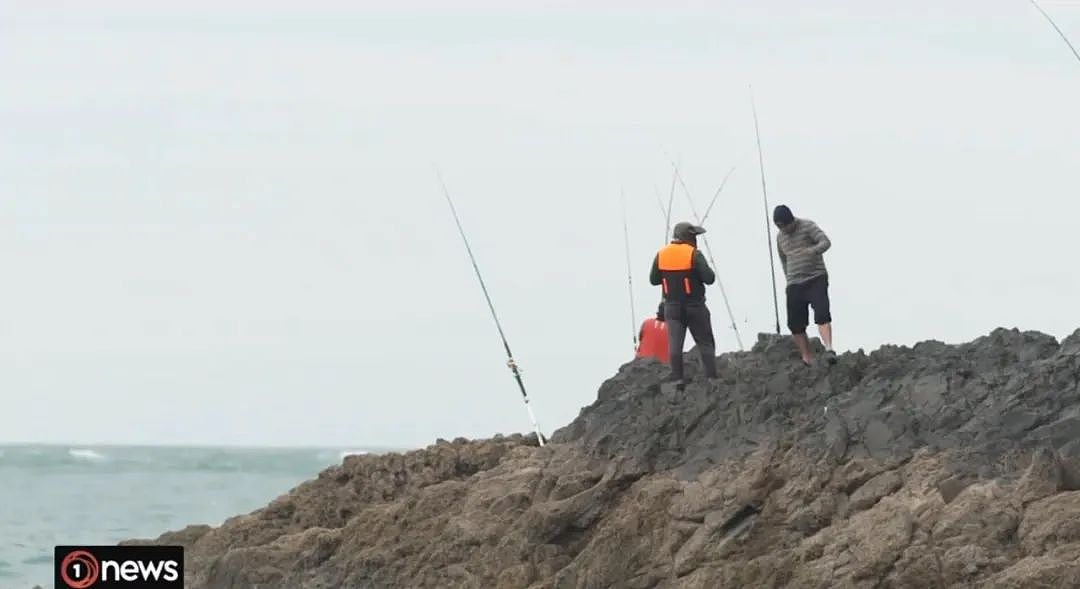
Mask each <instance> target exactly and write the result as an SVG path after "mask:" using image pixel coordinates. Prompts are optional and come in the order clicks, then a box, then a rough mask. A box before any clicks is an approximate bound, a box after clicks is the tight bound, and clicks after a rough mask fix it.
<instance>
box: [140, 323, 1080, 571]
mask: <svg viewBox="0 0 1080 589" xmlns="http://www.w3.org/2000/svg"><path fill="white" fill-rule="evenodd" d="M814 349H815V350H817V351H818V352H819V353H820V352H821V350H822V348H821V346H820V343H819V342H817V341H814ZM688 360H689V362H688V364H689V366H690V373H691V374H700V362H696V360H695V359H694V354H693V352H692V353H691V354H690V355H689V356H688ZM719 365H720V366H721V376H720V378H718V379H716V381H715V382H708V381H704V380H700V379H699V380H695V381H693V382H691V384H690V385H689V386H688V387H687V388H686V390H685V391H683V392H676V391H674V390H672V389H671V388H668V387H662V386H660V384H661V381H662V379H663V377H664V376H665V374H666V371H665V368H664V367H663V366H662V365H661V364H659V363H658V362H656V361H655V360H651V359H648V360H637V361H634V362H630V363H628V364H626V365H624V366H622V367H621V368H620V370H619V372H618V373H617V374H615V375H614V376H612V377H611V378H610V379H608V380H607V381H606V382H605V383H603V384H602V385H601V387H600V391H599V393H598V395H597V399H596V401H595V402H593V403H592V404H590V405H589V406H587V407H585V408H583V409H582V410H581V412H580V414H579V415H578V417H577V418H576V419H575V420H574V421H573V422H572V423H570V424H568V425H567V426H566V427H564V428H562V429H559V430H558V431H556V432H555V433H554V434H553V435H552V436H551V440H550V443H549V444H547V445H545V446H544V447H539V444H538V441H537V439H536V437H535V435H533V436H522V435H520V434H514V435H510V436H503V435H498V436H495V437H494V438H492V439H490V440H478V441H469V440H464V439H460V438H459V439H455V440H453V441H452V442H448V441H445V440H438V441H437V442H436V443H435V444H433V445H432V446H429V447H428V448H425V449H423V450H417V451H413V452H408V453H403V454H396V453H395V454H386V455H363V456H349V457H347V458H346V459H345V460H344V461H343V463H342V464H341V465H339V466H335V467H332V468H329V469H327V470H326V471H324V472H323V473H321V474H320V475H319V477H318V478H316V479H314V480H312V481H308V482H306V483H304V484H302V485H300V486H298V487H297V488H295V489H293V490H292V491H291V492H290V493H288V494H286V495H283V496H282V497H279V498H278V499H276V500H275V501H273V502H271V503H270V504H269V505H267V506H266V507H264V508H263V509H260V510H257V511H255V512H252V513H250V514H246V515H241V516H237V517H234V518H232V519H230V520H228V521H226V522H225V523H224V524H223V525H222V526H219V527H216V528H208V527H205V526H193V527H189V528H186V529H184V530H180V531H178V532H170V533H166V534H164V535H162V536H161V537H159V538H157V539H156V540H152V541H148V540H139V541H133V542H138V543H147V542H149V543H176V544H182V545H184V546H185V547H186V548H187V550H186V559H187V563H186V564H187V568H186V571H187V573H186V574H187V586H188V587H189V588H191V589H210V588H213V589H218V588H221V589H255V588H256V587H258V588H259V589H286V588H288V589H305V588H313V589H314V588H318V589H329V588H355V589H360V588H364V589H366V588H374V587H379V588H397V587H402V588H404V587H408V588H418V589H422V588H427V587H440V588H442V587H468V588H472V587H484V588H489V587H490V588H495V589H501V588H507V589H509V588H514V589H523V588H524V589H593V588H608V587H626V588H630V589H638V588H640V589H672V588H680V589H682V588H702V589H704V588H709V589H714V588H725V587H762V588H767V587H822V588H825V587H856V588H858V587H867V588H870V587H918V588H932V587H957V588H959V587H1003V588H1004V587H1029V586H1055V587H1057V586H1061V587H1066V586H1077V585H1078V584H1080V564H1078V563H1080V524H1077V523H1076V522H1078V521H1080V441H1078V437H1080V330H1078V331H1077V332H1076V333H1074V334H1073V335H1072V336H1070V337H1069V338H1066V340H1065V341H1063V342H1062V343H1061V344H1060V345H1059V344H1058V343H1057V342H1056V341H1055V340H1054V339H1053V338H1051V337H1049V336H1046V335H1044V334H1040V333H1036V332H1029V331H1019V330H1016V329H997V330H994V331H993V332H991V333H990V334H988V335H986V336H984V337H981V338H978V339H976V340H974V341H972V342H968V343H964V344H959V345H948V344H944V343H942V342H938V341H925V342H920V343H918V344H916V345H915V346H912V347H905V346H883V347H882V348H880V349H878V350H874V351H873V352H871V353H870V354H866V353H863V352H862V351H861V350H860V351H859V352H857V353H847V354H843V355H841V357H840V358H839V362H838V363H837V364H836V365H833V366H828V365H826V364H824V363H820V364H818V365H815V366H813V367H809V368H808V367H804V366H803V365H802V364H801V362H799V359H798V354H797V352H796V351H795V348H794V345H793V343H792V341H791V339H790V338H789V337H786V336H775V335H770V334H763V335H761V336H759V338H758V341H757V342H756V343H755V345H754V346H753V348H752V349H751V350H750V351H747V352H738V353H730V354H725V355H723V356H722V357H721V358H720V360H719Z"/></svg>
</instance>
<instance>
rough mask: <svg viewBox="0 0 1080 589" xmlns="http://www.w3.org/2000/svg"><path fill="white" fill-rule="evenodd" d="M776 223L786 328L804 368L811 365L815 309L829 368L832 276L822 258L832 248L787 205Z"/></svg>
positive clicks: (775, 212)
mask: <svg viewBox="0 0 1080 589" xmlns="http://www.w3.org/2000/svg"><path fill="white" fill-rule="evenodd" d="M773 222H774V223H775V224H776V227H777V228H778V229H779V230H780V232H779V233H778V234H777V235H776V252H777V254H778V255H779V257H780V264H781V265H782V266H783V268H784V275H785V277H786V278H787V288H786V290H785V293H786V295H787V324H788V329H790V330H791V335H792V337H793V338H794V339H795V345H796V346H797V347H798V348H799V355H800V356H802V361H803V364H806V365H807V366H809V365H810V363H811V360H812V356H811V354H810V342H809V340H808V339H807V336H806V328H807V326H808V325H809V323H810V310H809V309H808V308H807V306H809V307H812V308H813V309H814V323H815V324H817V326H818V332H819V333H820V334H821V342H822V343H823V344H825V357H826V359H827V360H828V361H829V363H830V364H833V363H835V362H836V352H834V351H833V348H832V312H831V309H830V308H829V272H828V270H827V269H826V268H825V260H824V259H823V258H822V254H824V253H825V252H826V251H828V250H829V248H830V247H832V241H830V240H829V237H828V236H827V235H825V232H824V231H822V230H821V228H820V227H818V226H817V224H816V223H814V222H813V221H811V220H810V219H802V218H797V217H795V215H794V214H792V212H791V209H789V208H788V207H787V206H786V205H779V206H777V207H776V208H775V209H774V210H773Z"/></svg>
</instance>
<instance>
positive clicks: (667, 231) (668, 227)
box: [660, 174, 676, 243]
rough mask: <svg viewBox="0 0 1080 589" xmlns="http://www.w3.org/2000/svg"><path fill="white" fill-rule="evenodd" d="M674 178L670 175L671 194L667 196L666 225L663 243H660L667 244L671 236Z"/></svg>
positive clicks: (674, 176) (673, 175)
mask: <svg viewBox="0 0 1080 589" xmlns="http://www.w3.org/2000/svg"><path fill="white" fill-rule="evenodd" d="M675 178H676V175H675V174H672V175H671V194H670V195H669V196H668V201H667V213H666V214H667V217H666V224H665V225H664V241H662V242H660V243H667V241H668V236H669V235H671V205H672V204H673V202H674V201H675Z"/></svg>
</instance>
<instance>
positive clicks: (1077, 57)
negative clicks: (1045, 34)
mask: <svg viewBox="0 0 1080 589" xmlns="http://www.w3.org/2000/svg"><path fill="white" fill-rule="evenodd" d="M1031 4H1032V5H1033V6H1035V8H1037V9H1038V10H1039V12H1041V13H1042V15H1043V16H1044V17H1046V20H1047V21H1048V22H1049V23H1050V26H1052V27H1054V30H1055V31H1057V33H1058V35H1061V38H1062V40H1064V41H1065V44H1066V45H1068V46H1069V49H1071V50H1072V53H1073V55H1075V56H1076V60H1077V61H1080V52H1077V51H1076V47H1073V44H1072V43H1071V42H1070V41H1069V38H1068V37H1066V36H1065V33H1064V32H1063V31H1062V30H1061V28H1060V27H1058V26H1057V23H1055V22H1054V19H1052V18H1050V15H1049V14H1047V13H1046V11H1045V10H1043V9H1042V7H1041V6H1039V4H1038V3H1037V2H1035V0H1031Z"/></svg>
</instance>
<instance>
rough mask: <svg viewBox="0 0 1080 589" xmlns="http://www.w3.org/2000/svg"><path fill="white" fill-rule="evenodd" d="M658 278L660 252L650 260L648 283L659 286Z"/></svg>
mask: <svg viewBox="0 0 1080 589" xmlns="http://www.w3.org/2000/svg"><path fill="white" fill-rule="evenodd" d="M660 278H661V276H660V254H656V257H654V258H653V261H652V269H651V270H649V284H651V285H653V286H659V285H660Z"/></svg>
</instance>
